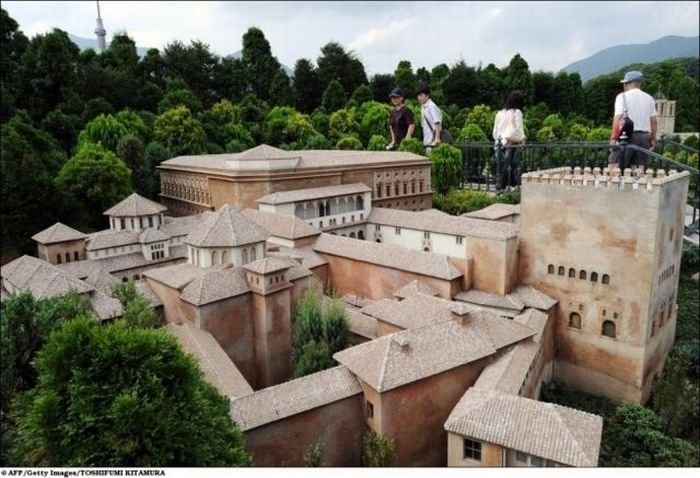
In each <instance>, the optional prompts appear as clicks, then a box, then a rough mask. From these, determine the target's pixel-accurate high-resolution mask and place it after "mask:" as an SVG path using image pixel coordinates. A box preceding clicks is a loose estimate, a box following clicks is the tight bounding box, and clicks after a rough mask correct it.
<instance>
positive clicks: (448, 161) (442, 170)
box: [430, 144, 462, 194]
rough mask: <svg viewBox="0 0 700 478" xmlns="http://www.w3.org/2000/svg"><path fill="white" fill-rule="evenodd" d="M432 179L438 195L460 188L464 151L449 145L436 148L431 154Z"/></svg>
mask: <svg viewBox="0 0 700 478" xmlns="http://www.w3.org/2000/svg"><path fill="white" fill-rule="evenodd" d="M430 177H431V181H432V185H433V190H434V191H435V192H436V193H438V194H445V193H447V192H448V191H449V190H450V189H452V188H458V187H459V185H460V183H461V181H462V151H460V150H459V149H457V148H455V147H454V146H450V145H449V144H441V145H440V146H438V147H437V148H434V149H433V150H432V152H431V153H430Z"/></svg>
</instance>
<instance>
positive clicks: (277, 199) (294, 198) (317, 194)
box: [255, 183, 372, 204]
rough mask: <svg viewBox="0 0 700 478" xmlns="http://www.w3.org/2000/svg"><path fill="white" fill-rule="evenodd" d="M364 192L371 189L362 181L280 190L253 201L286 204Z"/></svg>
mask: <svg viewBox="0 0 700 478" xmlns="http://www.w3.org/2000/svg"><path fill="white" fill-rule="evenodd" d="M366 192H372V190H371V189H370V188H368V187H367V186H365V185H364V184H363V183H352V184H339V185H337V186H323V187H320V188H308V189H295V190H293V191H280V192H276V193H272V194H268V195H266V196H263V197H261V198H259V199H257V200H256V201H255V202H257V203H260V204H287V203H293V202H300V201H311V200H314V199H323V198H331V197H336V196H349V195H351V194H363V193H366Z"/></svg>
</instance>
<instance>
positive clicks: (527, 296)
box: [510, 285, 557, 310]
mask: <svg viewBox="0 0 700 478" xmlns="http://www.w3.org/2000/svg"><path fill="white" fill-rule="evenodd" d="M510 295H511V296H513V297H515V298H517V299H518V300H520V301H521V302H522V303H523V304H525V307H534V308H536V309H541V310H549V308H550V307H552V306H553V305H555V304H556V303H557V299H555V298H553V297H550V296H548V295H547V294H545V293H544V292H541V291H539V290H537V289H536V288H534V287H533V286H531V285H519V286H517V287H515V288H514V289H513V290H512V291H511V293H510Z"/></svg>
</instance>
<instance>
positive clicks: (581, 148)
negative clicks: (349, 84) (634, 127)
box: [455, 136, 700, 223]
mask: <svg viewBox="0 0 700 478" xmlns="http://www.w3.org/2000/svg"><path fill="white" fill-rule="evenodd" d="M626 139H627V138H625V137H624V136H623V137H622V138H621V141H620V143H619V147H620V149H621V150H622V151H621V157H622V158H624V151H625V149H626V148H631V149H634V150H635V151H639V152H641V153H643V154H645V155H647V157H648V165H647V168H652V169H655V170H656V169H666V170H669V169H675V170H676V171H688V172H689V173H690V186H689V191H688V204H689V205H691V206H692V207H693V222H694V223H695V222H696V221H697V219H698V207H699V206H700V202H699V201H700V200H699V197H700V189H699V187H700V181H699V178H700V174H699V173H698V169H697V168H693V167H691V166H688V165H687V164H684V163H681V162H678V161H675V160H673V159H671V158H667V157H665V156H663V155H661V154H658V153H656V152H654V151H650V150H647V149H644V148H641V147H639V146H636V145H633V144H628V143H627V141H626ZM666 141H667V143H666V145H667V144H668V140H666ZM681 146H683V145H681ZM455 147H457V148H459V149H460V150H461V151H462V161H463V174H462V188H465V189H475V190H481V191H490V192H496V193H498V192H500V189H499V187H500V179H501V173H502V171H501V168H502V167H503V163H504V161H503V157H504V153H505V151H506V150H507V149H509V148H518V149H519V159H518V163H517V171H516V176H518V177H519V176H520V175H522V174H523V173H527V172H531V171H538V170H542V169H550V168H556V167H562V166H568V167H570V168H575V167H577V166H578V167H581V168H582V169H583V168H585V167H590V168H591V169H593V168H596V167H597V168H600V169H601V170H602V169H604V168H606V167H607V166H608V157H609V156H610V148H611V147H610V144H609V143H607V142H592V141H567V142H537V143H527V144H525V145H524V146H510V145H504V144H501V143H500V142H498V143H496V144H495V145H494V143H486V142H478V143H476V142H475V143H458V144H455ZM684 148H687V146H684ZM657 149H658V148H657ZM689 149H691V150H692V148H689ZM693 151H694V150H693ZM696 152H697V151H696ZM620 167H621V168H622V169H624V167H625V164H624V163H622V164H620Z"/></svg>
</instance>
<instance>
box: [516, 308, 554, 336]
mask: <svg viewBox="0 0 700 478" xmlns="http://www.w3.org/2000/svg"><path fill="white" fill-rule="evenodd" d="M513 320H514V321H515V322H517V323H519V324H523V325H526V326H528V327H530V328H531V329H532V330H534V331H535V332H536V334H535V336H534V337H533V340H534V341H535V342H538V343H539V341H540V338H541V337H542V333H543V332H544V328H545V327H546V326H547V320H549V316H548V315H547V314H545V313H544V312H541V311H539V310H537V309H525V311H524V312H523V313H522V314H520V315H516V316H515V317H514V318H513Z"/></svg>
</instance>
